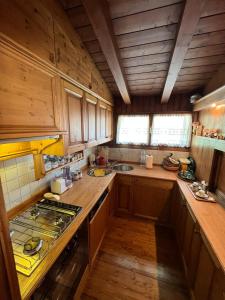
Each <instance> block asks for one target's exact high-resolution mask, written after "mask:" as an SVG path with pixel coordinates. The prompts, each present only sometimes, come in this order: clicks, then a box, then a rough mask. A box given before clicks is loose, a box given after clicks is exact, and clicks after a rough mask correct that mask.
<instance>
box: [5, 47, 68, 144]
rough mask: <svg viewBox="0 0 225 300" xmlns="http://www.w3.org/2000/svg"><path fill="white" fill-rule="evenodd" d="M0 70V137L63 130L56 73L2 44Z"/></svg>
mask: <svg viewBox="0 0 225 300" xmlns="http://www.w3.org/2000/svg"><path fill="white" fill-rule="evenodd" d="M0 69H1V76H2V79H1V82H0V111H1V114H0V133H1V138H4V136H7V134H8V135H9V134H11V135H10V136H11V137H13V136H15V137H17V138H18V137H24V136H35V135H36V136H38V135H39V136H40V135H42V136H43V135H45V134H56V133H60V132H62V131H65V123H64V120H65V118H64V117H65V116H64V115H63V114H62V111H63V109H62V106H63V101H62V99H61V97H60V96H61V95H60V88H61V87H60V79H59V78H58V77H57V76H55V75H54V74H52V73H51V72H50V71H49V72H48V71H47V70H45V69H43V68H42V67H41V66H40V65H39V64H38V63H35V62H33V61H32V62H31V61H29V59H28V58H26V59H25V58H24V57H23V55H22V54H16V55H15V53H12V52H11V50H9V49H7V50H6V49H4V47H2V48H1V49H0ZM3 134H4V136H3Z"/></svg>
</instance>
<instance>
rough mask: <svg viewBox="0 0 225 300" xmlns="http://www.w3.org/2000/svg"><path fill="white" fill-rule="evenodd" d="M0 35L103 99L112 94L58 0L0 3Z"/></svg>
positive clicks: (0, 1) (17, 0) (110, 96)
mask: <svg viewBox="0 0 225 300" xmlns="http://www.w3.org/2000/svg"><path fill="white" fill-rule="evenodd" d="M0 7H1V9H0V31H1V32H0V33H3V34H4V35H5V36H7V37H8V38H10V39H12V40H13V42H16V43H18V44H19V45H21V46H23V47H24V48H25V49H26V50H28V51H30V52H31V53H32V54H33V55H34V56H37V57H38V58H40V59H42V60H43V61H45V62H47V63H48V64H50V65H51V66H53V67H56V68H57V69H58V70H60V71H61V72H62V73H63V74H65V75H66V76H69V77H70V78H71V79H73V80H76V81H77V82H79V83H80V84H82V85H83V86H85V87H87V88H89V89H90V90H92V91H93V92H95V93H97V94H98V95H100V96H101V97H102V98H104V99H106V100H108V101H110V102H112V95H111V92H110V91H109V89H108V87H107V85H106V83H105V81H104V80H103V78H102V76H101V74H100V72H99V71H98V69H97V67H96V66H95V64H94V62H93V61H92V58H91V57H90V55H89V54H88V52H87V50H86V49H85V47H84V45H83V43H82V42H81V40H80V37H79V36H78V34H77V33H76V32H75V31H74V29H73V27H72V25H71V24H70V22H69V20H68V18H67V16H66V14H65V12H64V10H63V8H62V6H61V5H60V4H59V1H57V0H41V1H28V0H22V1H20V0H13V1H5V0H0Z"/></svg>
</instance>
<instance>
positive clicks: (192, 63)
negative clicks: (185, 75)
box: [182, 55, 225, 68]
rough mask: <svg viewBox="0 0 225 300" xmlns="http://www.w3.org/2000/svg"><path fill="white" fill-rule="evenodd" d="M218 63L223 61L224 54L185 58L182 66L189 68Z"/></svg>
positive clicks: (224, 60) (224, 59) (224, 61)
mask: <svg viewBox="0 0 225 300" xmlns="http://www.w3.org/2000/svg"><path fill="white" fill-rule="evenodd" d="M220 63H225V56H224V55H215V56H207V57H199V58H192V59H185V60H184V62H183V65H182V68H190V67H197V66H208V65H218V64H220Z"/></svg>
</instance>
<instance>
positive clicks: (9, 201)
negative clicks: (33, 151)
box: [0, 148, 95, 210]
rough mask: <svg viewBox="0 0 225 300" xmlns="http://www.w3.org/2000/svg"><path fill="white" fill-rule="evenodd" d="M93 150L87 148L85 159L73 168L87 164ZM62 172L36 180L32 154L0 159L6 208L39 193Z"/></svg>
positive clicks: (0, 172) (0, 175)
mask: <svg viewBox="0 0 225 300" xmlns="http://www.w3.org/2000/svg"><path fill="white" fill-rule="evenodd" d="M93 151H95V148H92V149H87V150H85V151H84V159H83V160H81V161H79V162H77V163H74V165H72V166H71V170H76V169H78V168H81V167H83V166H85V165H86V164H87V160H88V155H89V154H90V153H92V152H93ZM60 173H61V171H56V172H52V173H50V174H49V175H47V176H45V177H44V178H42V179H40V180H35V174H34V161H33V156H32V155H27V156H23V157H18V158H14V159H10V160H6V161H0V177H1V182H2V188H3V194H4V199H5V205H6V209H7V210H9V209H10V208H13V207H15V206H16V205H17V204H19V203H21V202H23V201H24V200H26V199H28V198H30V197H31V196H33V195H35V194H37V193H38V192H40V191H41V190H43V189H44V188H45V187H47V186H48V185H49V183H50V181H51V179H52V178H54V177H55V176H56V175H60Z"/></svg>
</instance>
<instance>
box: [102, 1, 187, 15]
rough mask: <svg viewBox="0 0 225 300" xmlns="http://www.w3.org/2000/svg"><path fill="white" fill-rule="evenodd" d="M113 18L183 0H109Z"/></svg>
mask: <svg viewBox="0 0 225 300" xmlns="http://www.w3.org/2000/svg"><path fill="white" fill-rule="evenodd" d="M108 2H109V7H110V13H111V16H112V18H113V19H114V18H119V17H123V16H127V15H132V14H136V13H139V12H142V11H146V10H151V9H155V8H158V7H163V6H167V5H170V4H174V3H179V2H182V0H151V1H146V0H138V1H137V0H108Z"/></svg>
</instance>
